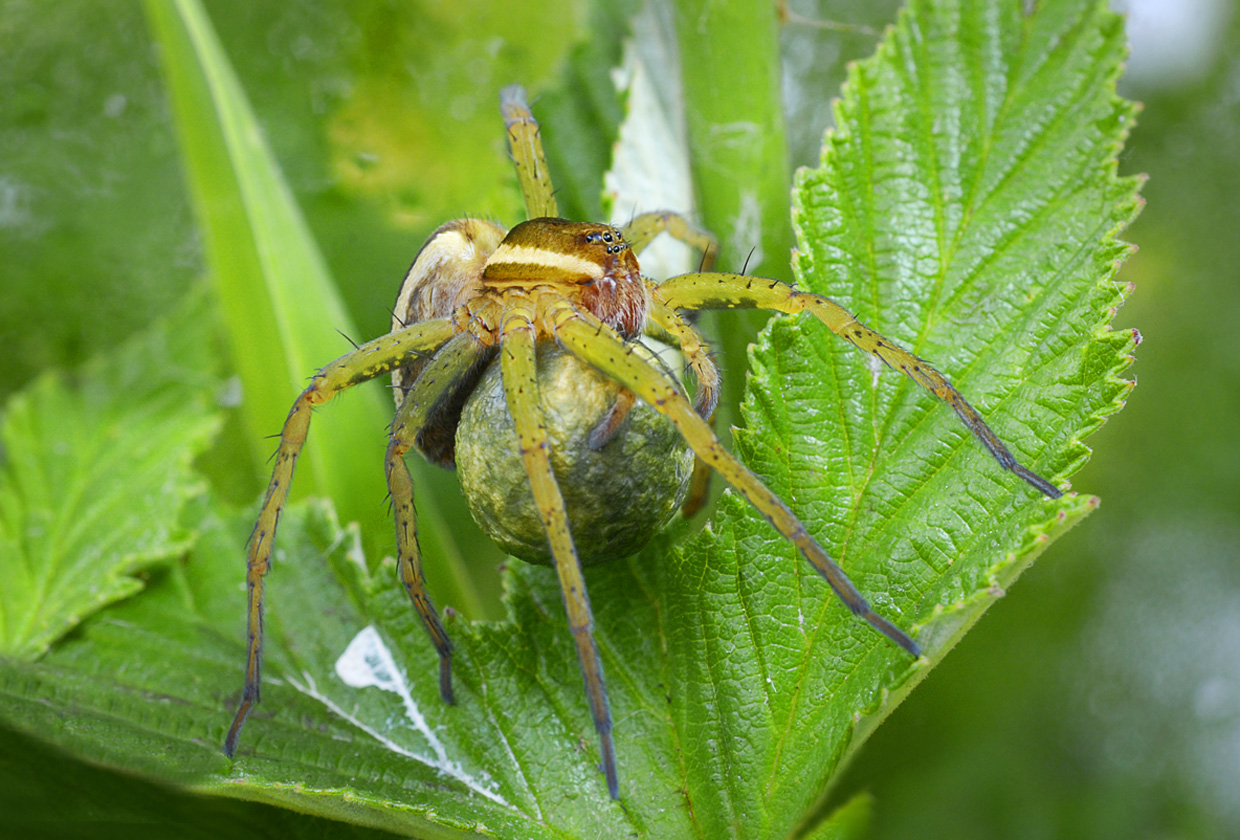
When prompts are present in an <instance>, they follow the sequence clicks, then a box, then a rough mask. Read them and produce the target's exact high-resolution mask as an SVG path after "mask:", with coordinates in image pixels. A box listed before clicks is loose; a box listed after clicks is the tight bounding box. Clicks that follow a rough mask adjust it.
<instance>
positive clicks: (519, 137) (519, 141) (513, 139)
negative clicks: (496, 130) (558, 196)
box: [499, 85, 560, 219]
mask: <svg viewBox="0 0 1240 840" xmlns="http://www.w3.org/2000/svg"><path fill="white" fill-rule="evenodd" d="M499 109H500V112H501V113H502V114H503V115H504V127H505V128H506V129H508V145H509V147H510V148H511V149H512V161H513V164H514V165H515V166H516V167H517V180H518V181H519V182H520V184H521V195H522V196H523V197H524V198H525V212H526V215H528V216H529V217H530V218H531V219H540V218H542V217H544V216H558V215H560V213H559V210H558V209H557V208H556V203H555V190H554V188H553V187H552V186H551V174H550V171H549V170H548V169H547V156H546V155H545V154H543V147H542V138H541V137H540V136H539V133H538V120H536V119H534V115H533V114H532V113H530V106H529V102H528V101H527V99H526V95H525V88H523V87H521V85H509V86H508V87H506V88H504V89H503V90H501V91H500V92H499Z"/></svg>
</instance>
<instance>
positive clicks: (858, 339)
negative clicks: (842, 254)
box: [652, 272, 1063, 499]
mask: <svg viewBox="0 0 1240 840" xmlns="http://www.w3.org/2000/svg"><path fill="white" fill-rule="evenodd" d="M652 295H653V299H654V300H656V301H659V302H661V303H663V304H664V305H666V306H669V307H671V308H672V309H678V310H683V309H773V310H776V311H778V312H786V313H789V314H796V313H798V312H809V313H810V314H811V315H813V316H814V317H815V318H817V319H818V320H819V321H822V322H823V323H824V324H826V325H827V327H828V328H829V329H830V330H831V332H833V333H835V334H836V335H838V336H840V337H841V338H843V339H844V340H845V341H848V342H849V343H851V344H852V345H854V346H856V347H858V348H860V349H861V350H864V351H866V352H867V353H870V354H872V355H874V356H875V357H876V358H878V359H879V360H881V361H882V362H883V364H885V365H887V367H889V368H892V369H893V370H900V371H903V372H904V373H906V374H907V375H908V377H909V378H910V379H912V380H913V381H914V382H916V383H917V384H918V385H920V386H921V387H923V388H925V389H926V390H927V391H929V392H930V393H932V394H934V396H936V397H938V398H939V399H940V400H942V401H943V402H945V403H947V404H948V405H950V406H951V407H952V409H953V410H955V412H956V414H957V416H959V417H960V420H961V422H963V423H964V425H965V427H966V428H967V429H968V430H969V431H970V432H972V433H973V435H974V436H975V437H976V438H977V439H978V440H979V441H981V443H982V445H983V446H985V447H986V449H987V450H988V451H989V452H990V454H991V455H993V456H994V458H995V460H996V461H998V462H999V466H1001V467H1003V469H1005V470H1011V471H1012V472H1013V473H1015V474H1016V475H1018V476H1020V477H1021V478H1023V479H1024V480H1025V481H1027V482H1028V483H1029V484H1031V485H1032V486H1034V487H1036V488H1037V489H1038V490H1039V491H1041V492H1042V493H1043V494H1044V495H1046V496H1048V497H1049V498H1052V499H1058V498H1059V497H1060V496H1062V495H1063V491H1062V490H1060V489H1059V488H1058V487H1056V486H1055V485H1054V484H1052V483H1051V482H1049V481H1047V480H1046V479H1045V478H1042V476H1040V475H1038V474H1037V473H1035V472H1033V471H1032V470H1030V469H1029V468H1028V467H1026V466H1024V465H1023V464H1021V463H1020V462H1018V461H1017V460H1016V456H1015V455H1013V454H1012V453H1011V452H1010V451H1009V450H1008V448H1007V447H1006V446H1005V445H1004V444H1003V441H1001V440H999V436H998V435H996V434H995V433H994V431H992V430H991V428H990V426H988V425H986V421H985V420H983V419H982V415H980V414H979V413H978V412H977V409H975V408H974V407H973V406H971V405H969V403H968V401H967V400H966V399H965V398H964V396H963V395H962V394H961V393H960V392H959V391H957V390H956V389H955V387H953V386H952V384H951V383H950V382H948V381H947V378H946V377H945V376H943V374H941V373H939V372H938V371H937V370H935V369H934V368H933V367H931V366H930V365H929V364H928V363H927V362H925V361H924V360H923V359H919V358H917V357H916V356H914V355H913V354H912V353H909V352H908V351H907V350H905V349H903V348H902V347H900V346H899V345H897V344H895V343H894V342H893V341H891V340H890V339H887V338H884V337H883V336H881V335H879V334H878V333H876V332H874V330H872V329H870V328H869V327H867V326H865V325H864V324H862V323H861V322H860V321H858V320H857V318H856V316H855V315H853V314H852V313H851V312H849V311H848V310H847V309H845V308H844V307H842V306H840V305H839V304H838V303H836V302H835V301H833V300H831V299H830V298H825V297H823V296H822V295H816V294H813V293H812V292H801V291H798V290H796V289H794V288H792V287H791V286H789V285H788V284H787V283H782V282H780V281H778V280H770V279H768V278H765V277H752V276H748V275H743V274H703V273H700V272H697V273H693V274H682V275H680V276H678V277H672V278H670V279H668V280H665V281H664V282H663V283H661V284H659V285H658V286H657V287H656V288H655V289H653V290H652Z"/></svg>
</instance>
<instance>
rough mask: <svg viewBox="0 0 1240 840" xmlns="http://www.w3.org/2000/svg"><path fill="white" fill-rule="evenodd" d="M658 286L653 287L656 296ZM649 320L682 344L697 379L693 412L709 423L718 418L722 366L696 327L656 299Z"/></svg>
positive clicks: (687, 362) (690, 367)
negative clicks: (720, 368) (717, 407)
mask: <svg viewBox="0 0 1240 840" xmlns="http://www.w3.org/2000/svg"><path fill="white" fill-rule="evenodd" d="M655 288H657V287H656V286H654V285H653V284H652V285H651V293H652V295H653V293H654V290H655ZM650 318H651V320H652V321H654V323H655V325H656V326H658V327H659V328H660V329H662V330H664V331H665V332H666V333H667V334H668V335H669V336H671V337H672V338H673V339H675V341H676V343H677V344H678V345H680V352H681V353H684V355H685V364H687V365H688V366H689V369H690V370H691V371H693V376H694V378H695V379H697V392H696V393H695V394H694V395H693V409H694V411H696V412H697V413H698V414H699V415H700V416H701V417H703V418H705V419H706V420H708V421H709V420H710V419H711V418H712V417H714V415H715V407H716V406H717V405H718V404H719V385H720V382H719V367H718V365H716V364H715V360H714V358H713V357H712V356H711V354H710V346H709V345H708V344H707V343H706V341H705V339H703V338H702V336H701V334H700V333H699V332H698V331H697V330H695V329H694V328H693V326H692V325H691V324H690V323H689V322H688V321H686V320H685V319H684V318H682V317H680V315H679V314H678V313H677V312H676V310H674V309H671V308H669V307H666V306H664V305H663V304H661V303H658V302H657V301H655V300H654V299H653V298H652V300H651V306H650Z"/></svg>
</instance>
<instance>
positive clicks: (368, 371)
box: [224, 318, 453, 756]
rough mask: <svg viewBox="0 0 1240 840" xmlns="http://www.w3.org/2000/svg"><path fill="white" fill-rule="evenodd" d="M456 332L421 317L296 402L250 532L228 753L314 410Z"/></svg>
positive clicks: (249, 684) (259, 662) (258, 667)
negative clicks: (239, 673) (240, 685)
mask: <svg viewBox="0 0 1240 840" xmlns="http://www.w3.org/2000/svg"><path fill="white" fill-rule="evenodd" d="M452 332H453V328H452V323H451V322H450V321H449V320H448V319H447V318H441V319H437V320H434V321H423V322H422V323H419V324H414V325H412V326H409V327H406V328H405V329H403V330H399V331H398V332H394V333H391V334H389V335H385V336H383V337H381V338H376V339H375V340H373V341H368V342H366V343H365V344H363V345H362V346H361V347H359V348H357V349H356V350H354V351H353V352H351V353H347V354H345V355H344V356H341V357H340V358H339V359H336V361H334V362H332V363H331V364H329V365H328V366H327V367H325V368H323V369H322V370H321V371H319V372H318V373H317V374H316V375H315V376H314V378H313V379H311V380H310V384H309V385H308V386H306V390H304V391H302V392H301V396H299V397H298V398H297V400H296V402H294V403H293V408H292V410H291V411H289V414H288V419H286V420H285V421H284V429H283V431H282V432H281V433H280V446H279V448H278V449H277V450H276V455H275V467H274V468H273V469H272V473H271V483H270V484H268V485H267V495H266V497H265V498H264V499H263V507H262V510H260V511H259V514H258V522H257V523H256V524H255V525H254V532H253V533H252V534H250V541H249V555H248V557H247V560H246V576H245V577H246V588H247V590H248V599H249V601H248V603H249V609H248V613H247V615H248V625H247V634H246V664H245V687H244V689H243V690H242V693H241V703H240V705H239V706H238V708H237V714H236V716H235V717H234V718H233V722H232V725H231V726H230V727H229V728H228V735H227V737H225V739H224V754H225V755H228V756H231V755H232V754H233V753H234V752H235V751H236V749H237V738H238V737H239V736H240V734H241V726H242V725H243V724H244V723H245V719H246V717H247V716H248V715H249V714H250V709H252V708H253V707H254V705H255V704H256V703H258V701H259V694H260V688H261V683H262V666H263V578H264V577H265V576H266V574H267V570H268V569H269V568H270V567H271V547H272V542H273V541H274V540H275V536H276V526H277V524H278V523H279V521H280V512H281V511H282V510H283V509H284V503H285V501H286V500H287V499H288V490H289V485H290V484H291V483H292V480H293V468H294V467H295V466H296V465H297V456H298V455H299V454H300V453H301V448H302V446H303V445H304V444H305V442H306V435H307V434H308V433H309V431H310V413H311V410H312V409H313V408H314V406H316V405H319V404H321V403H325V402H327V401H328V400H330V399H331V398H332V397H333V396H335V395H336V394H337V393H339V392H340V391H343V390H345V389H346V388H350V387H352V386H354V385H357V384H359V383H361V382H365V381H367V380H368V379H374V378H375V377H376V376H381V375H382V374H385V373H388V372H389V371H391V370H392V368H394V367H397V366H398V365H400V364H401V363H403V362H404V361H405V360H407V359H408V358H409V356H411V355H413V354H416V353H422V352H427V351H430V350H434V349H435V348H437V347H439V346H440V345H441V344H443V343H444V342H445V341H447V340H448V339H449V338H451V337H452Z"/></svg>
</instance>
